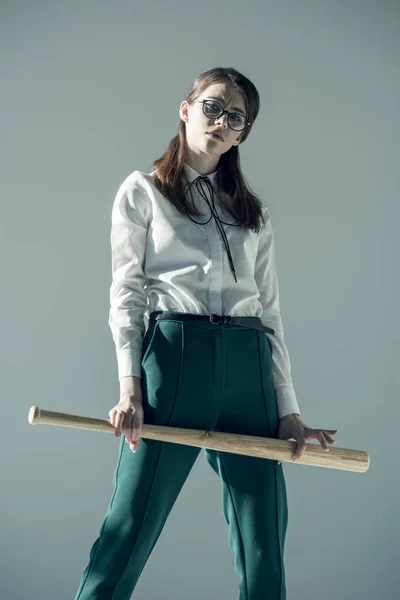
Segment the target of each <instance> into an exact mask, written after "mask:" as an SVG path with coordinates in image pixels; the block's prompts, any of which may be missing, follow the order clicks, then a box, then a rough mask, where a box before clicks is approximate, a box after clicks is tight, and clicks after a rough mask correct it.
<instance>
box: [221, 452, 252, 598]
mask: <svg viewBox="0 0 400 600" xmlns="http://www.w3.org/2000/svg"><path fill="white" fill-rule="evenodd" d="M218 454H219V458H220V462H221V469H222V471H223V474H224V480H225V481H226V485H227V488H228V491H229V496H230V498H231V503H232V508H233V513H234V517H235V521H236V527H237V529H238V532H239V537H240V547H241V554H242V563H243V567H244V584H245V588H246V599H245V600H248V598H249V591H248V584H247V570H246V556H245V552H244V542H243V536H242V532H241V530H240V523H239V519H238V516H237V512H236V507H235V502H234V500H233V495H232V491H231V486H230V485H229V482H228V475H227V471H226V469H225V466H224V461H223V458H222V453H221V452H219V451H218Z"/></svg>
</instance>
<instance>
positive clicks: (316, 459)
mask: <svg viewBox="0 0 400 600" xmlns="http://www.w3.org/2000/svg"><path fill="white" fill-rule="evenodd" d="M28 421H29V423H30V424H31V425H36V424H38V423H39V424H46V425H58V426H61V427H74V428H78V429H91V430H95V431H106V432H107V431H108V432H110V433H111V432H114V431H115V427H113V425H112V424H111V422H110V421H108V420H107V419H96V418H92V417H83V416H81V415H72V414H67V413H62V412H54V411H50V410H43V409H41V408H39V407H38V406H32V407H31V408H30V410H29V415H28ZM141 437H142V438H144V439H148V440H158V441H161V442H172V443H174V444H184V445H187V446H195V447H197V448H207V449H210V450H218V451H221V452H231V453H233V454H242V455H245V456H254V457H257V458H268V459H271V460H276V461H281V462H291V463H293V462H294V461H293V460H292V455H293V453H294V452H295V450H296V447H297V442H296V441H293V442H292V441H289V440H279V439H276V438H268V437H259V436H254V435H245V434H241V433H223V432H220V431H202V430H197V429H186V428H185V429H183V428H179V427H167V426H161V425H146V424H143V425H142V434H141ZM295 464H303V465H311V466H314V467H327V468H330V469H341V470H344V471H354V472H357V473H364V472H365V471H367V469H368V468H369V464H370V459H369V455H368V453H367V452H365V451H363V450H353V449H350V448H330V449H329V452H327V451H326V450H325V449H324V448H322V446H320V444H306V450H305V452H304V454H303V456H302V458H300V459H298V460H297V461H295Z"/></svg>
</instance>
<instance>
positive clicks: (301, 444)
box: [292, 437, 306, 461]
mask: <svg viewBox="0 0 400 600" xmlns="http://www.w3.org/2000/svg"><path fill="white" fill-rule="evenodd" d="M305 449H306V440H305V438H304V437H301V438H299V439H298V440H297V449H296V452H295V453H294V454H293V456H292V460H294V461H296V460H298V459H299V458H301V457H302V456H303V454H304V452H305Z"/></svg>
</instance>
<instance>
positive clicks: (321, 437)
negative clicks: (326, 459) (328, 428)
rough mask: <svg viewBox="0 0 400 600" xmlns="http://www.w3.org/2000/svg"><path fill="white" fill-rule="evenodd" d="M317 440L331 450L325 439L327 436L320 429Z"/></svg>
mask: <svg viewBox="0 0 400 600" xmlns="http://www.w3.org/2000/svg"><path fill="white" fill-rule="evenodd" d="M317 440H318V441H319V442H320V444H321V446H322V447H323V448H324V449H325V450H327V451H328V452H329V448H328V443H327V441H326V439H325V436H324V434H323V432H322V431H319V432H318V434H317Z"/></svg>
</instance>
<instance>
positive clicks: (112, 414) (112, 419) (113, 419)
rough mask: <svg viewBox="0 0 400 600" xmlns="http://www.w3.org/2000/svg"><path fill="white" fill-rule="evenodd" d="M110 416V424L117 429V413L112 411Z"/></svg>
mask: <svg viewBox="0 0 400 600" xmlns="http://www.w3.org/2000/svg"><path fill="white" fill-rule="evenodd" d="M108 414H109V416H110V423H111V425H112V426H113V427H115V415H116V411H115V410H110V412H109V413H108Z"/></svg>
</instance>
